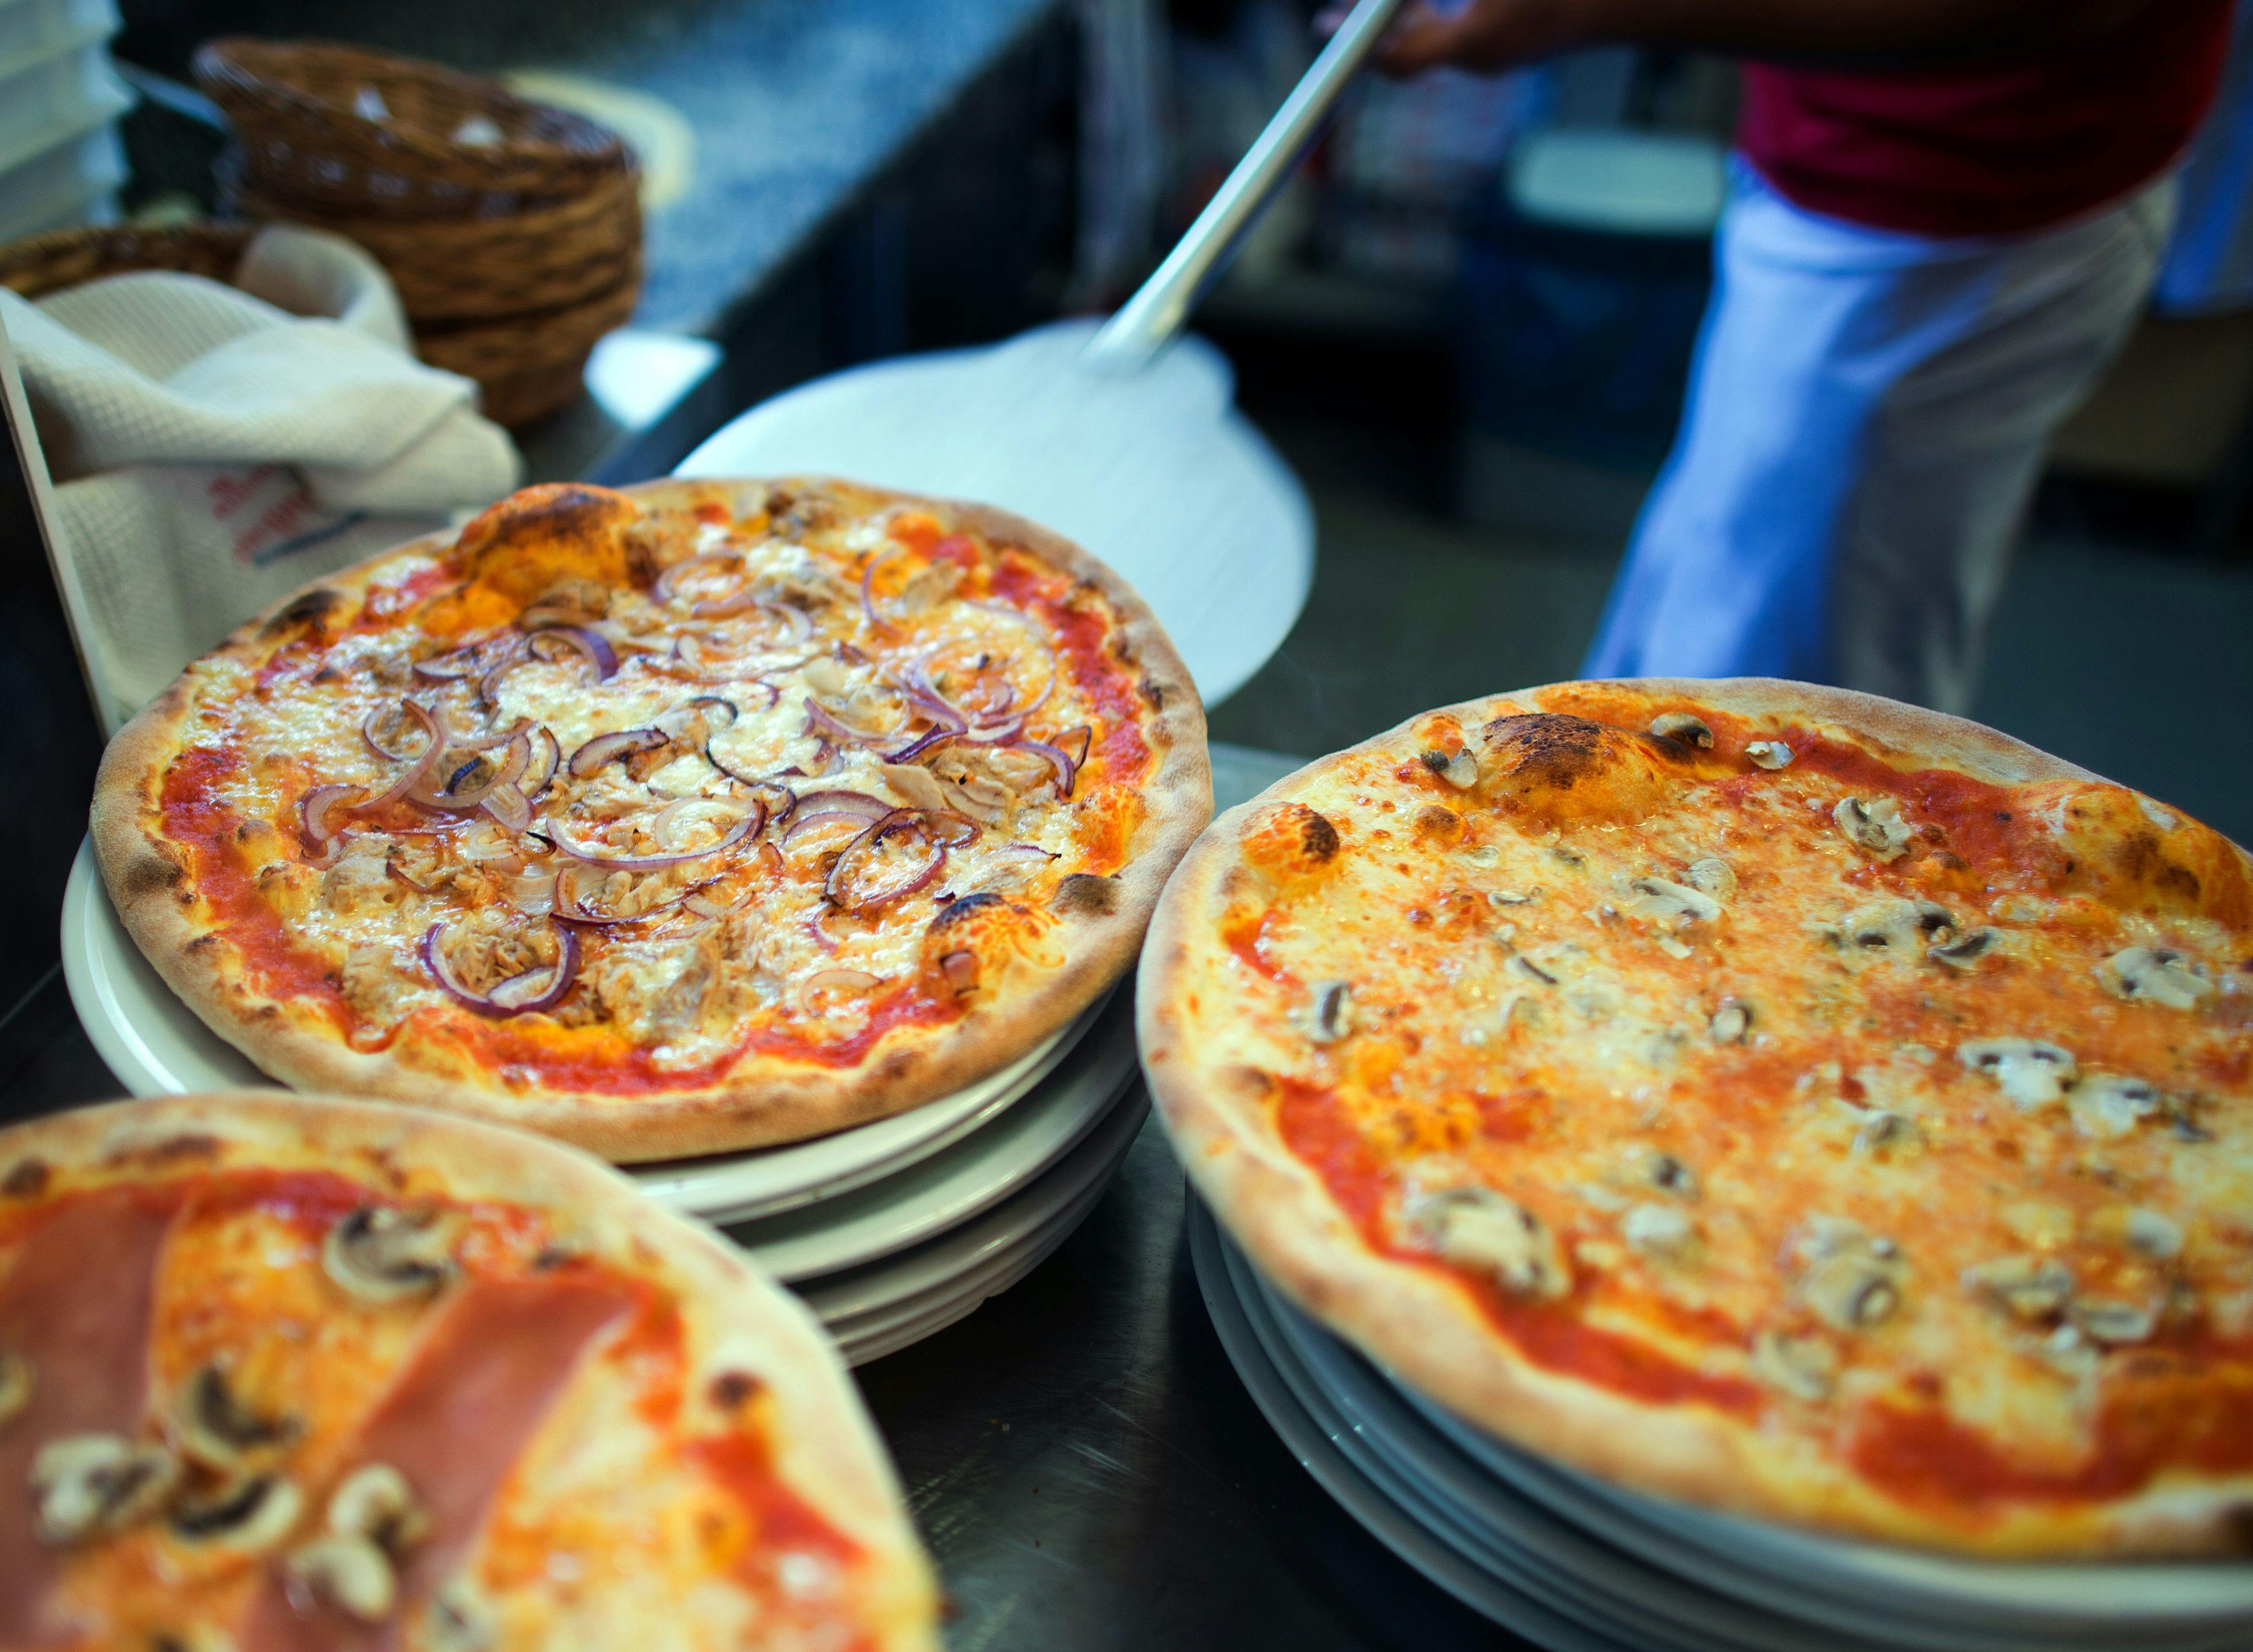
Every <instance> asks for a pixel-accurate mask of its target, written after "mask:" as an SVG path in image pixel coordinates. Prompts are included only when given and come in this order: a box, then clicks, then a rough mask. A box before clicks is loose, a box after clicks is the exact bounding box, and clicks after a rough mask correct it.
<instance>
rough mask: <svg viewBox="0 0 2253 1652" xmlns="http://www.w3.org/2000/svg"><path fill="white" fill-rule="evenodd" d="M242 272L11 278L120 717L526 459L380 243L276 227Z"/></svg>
mask: <svg viewBox="0 0 2253 1652" xmlns="http://www.w3.org/2000/svg"><path fill="white" fill-rule="evenodd" d="M235 280H236V283H237V284H236V285H235V286H234V287H228V286H224V285H222V284H220V283H219V282H212V281H206V280H204V279H202V278H201V277H199V276H195V275H175V274H170V273H164V272H157V271H145V272H141V273H136V274H133V275H115V276H111V277H109V278H108V279H106V280H102V281H96V282H88V283H87V285H85V286H83V287H76V288H73V289H70V290H68V291H66V292H60V293H57V294H55V295H54V296H52V297H49V298H45V299H42V300H40V301H39V302H38V303H26V302H25V301H24V300H23V299H21V298H19V297H17V296H16V295H15V294H13V293H10V292H7V291H5V290H4V289H0V307H4V317H5V320H6V323H7V329H8V335H9V338H10V342H11V343H12V344H13V345H14V347H15V352H16V355H17V360H18V362H19V364H20V366H21V367H22V370H23V374H24V390H25V392H26V394H27V395H28V396H29V398H30V401H31V410H32V417H33V421H34V422H35V423H36V424H37V426H38V433H39V440H40V443H41V445H42V446H43V447H44V448H45V450H46V455H47V463H48V466H49V468H50V469H51V470H52V471H53V473H54V478H55V482H56V489H55V497H56V504H57V507H58V511H59V514H60V517H61V522H60V530H61V539H62V541H63V542H62V545H61V546H60V547H59V553H60V554H64V555H67V556H68V557H70V558H71V560H72V561H73V566H74V567H75V569H76V571H77V575H78V579H79V582H80V585H81V587H82V589H83V592H84V603H85V607H86V610H87V612H85V613H84V614H82V615H80V616H79V618H80V623H81V625H82V627H84V628H88V629H91V630H92V631H93V632H94V635H93V636H91V637H87V638H81V639H80V643H81V646H82V648H83V649H84V650H85V652H86V654H87V660H88V665H89V666H90V668H91V669H92V671H93V672H94V675H95V676H96V678H97V680H98V683H99V688H100V690H101V693H102V694H104V695H105V696H106V697H107V698H108V699H109V700H110V701H112V702H113V704H111V705H110V706H107V707H105V708H103V709H104V711H105V713H106V714H108V716H109V717H110V720H111V721H115V720H116V718H117V717H118V716H119V715H120V714H128V713H130V712H131V711H132V710H134V709H136V708H138V707H140V706H141V705H143V704H144V703H146V702H147V701H149V700H150V699H151V698H152V697H154V696H155V695H156V694H157V692H158V691H159V690H160V689H162V688H163V687H164V685H165V684H166V683H167V682H169V681H170V680H171V679H172V677H173V676H174V675H175V674H176V673H178V671H179V670H180V668H181V667H182V666H185V665H186V664H187V663H188V662H189V661H190V660H192V659H195V658H196V657H197V656H198V655H199V654H201V653H203V652H206V651H207V650H209V649H211V648H212V647H213V646H215V645H217V644H218V643H219V642H220V640H221V639H222V638H224V637H225V636H226V635H227V632H228V631H231V630H232V629H234V626H236V625H237V624H241V622H242V621H243V620H244V619H246V618H248V617H249V616H250V615H252V614H254V613H255V612H257V611H258V610H259V609H261V608H262V607H264V606H265V605H266V604H267V603H270V602H272V601H274V600H275V599H276V598H277V597H280V596H285V595H286V594H288V593H289V591H290V590H292V589H295V588H296V587H297V586H299V585H302V584H303V583H304V582H307V581H309V580H311V579H314V578H317V577H318V576H319V575H323V574H325V573H329V572H331V571H332V570H334V569H336V568H342V567H345V565H347V564H349V563H351V562H353V561H359V560H360V559H361V558H363V557H366V556H368V555H371V554H374V553H375V552H377V551H380V550H381V549H383V548H384V547H387V546H389V545H393V544H396V543H397V542H398V541H400V540H404V539H408V538H410V537H412V536H413V535H415V534H417V533H426V532H429V531H430V530H431V529H433V528H436V527H442V526H445V524H446V523H447V521H448V520H449V519H451V518H452V517H454V516H455V515H457V514H458V513H459V512H464V511H467V510H473V509H476V508H478V507H480V506H483V505H488V504H490V503H491V502H492V501H493V500H494V499H496V498H499V497H500V496H501V495H502V494H504V493H506V492H507V491H509V490H510V489H511V488H513V487H514V486H515V485H516V484H517V482H518V480H519V478H520V476H521V473H522V469H523V466H522V461H521V460H520V458H519V457H518V455H517V452H516V450H515V448H514V446H513V444H512V443H510V441H509V439H508V436H507V435H506V433H505V432H504V431H502V430H501V429H499V426H497V425H495V424H493V423H492V422H490V421H488V420H486V419H485V418H483V417H481V416H480V415H479V414H478V401H477V396H478V390H477V386H476V385H475V384H473V383H471V381H470V380H467V379H464V378H462V377H460V376H459V375H457V374H455V373H441V372H439V371H438V370H437V369H436V368H433V367H426V366H423V365H422V363H420V362H418V361H416V360H415V358H414V356H413V354H412V353H411V352H410V350H409V348H408V331H407V320H406V317H405V316H404V315H403V314H402V313H401V310H400V308H399V299H398V296H397V294H395V293H394V291H393V290H392V287H391V282H390V281H389V280H388V278H387V277H386V276H385V275H384V273H383V271H382V269H381V268H380V267H379V266H378V265H377V264H376V262H375V261H374V260H373V259H372V258H370V257H369V256H368V255H367V254H366V252H364V251H363V250H362V249H360V248H359V247H356V246H354V245H353V244H352V242H350V241H348V240H344V239H342V238H341V237H338V236H335V235H328V234H320V233H318V232H317V231H312V230H303V229H296V228H284V227H276V228H271V229H268V230H265V231H262V232H261V234H259V235H258V236H257V237H256V238H255V240H253V241H252V242H251V243H250V247H249V249H248V252H247V253H246V254H245V255H244V258H243V261H242V265H241V268H240V270H238V271H237V273H236V276H235Z"/></svg>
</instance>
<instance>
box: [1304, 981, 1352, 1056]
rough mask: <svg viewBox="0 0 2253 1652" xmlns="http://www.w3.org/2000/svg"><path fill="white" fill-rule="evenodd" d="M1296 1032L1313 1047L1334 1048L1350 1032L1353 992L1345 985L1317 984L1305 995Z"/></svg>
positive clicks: (1335, 983) (1333, 983)
mask: <svg viewBox="0 0 2253 1652" xmlns="http://www.w3.org/2000/svg"><path fill="white" fill-rule="evenodd" d="M1299 1030H1300V1031H1301V1032H1303V1033H1304V1034H1306V1035H1307V1038H1308V1042H1312V1043H1316V1044H1335V1043H1336V1042H1338V1041H1339V1040H1340V1039H1342V1038H1343V1037H1345V1036H1346V1035H1348V1034H1349V1033H1350V1032H1352V1031H1353V991H1352V987H1351V986H1350V983H1348V982H1345V981H1317V982H1316V983H1315V986H1314V989H1313V990H1312V991H1311V992H1310V993H1308V997H1307V1004H1306V1008H1305V1010H1304V1012H1303V1013H1302V1014H1301V1018H1300V1022H1299Z"/></svg>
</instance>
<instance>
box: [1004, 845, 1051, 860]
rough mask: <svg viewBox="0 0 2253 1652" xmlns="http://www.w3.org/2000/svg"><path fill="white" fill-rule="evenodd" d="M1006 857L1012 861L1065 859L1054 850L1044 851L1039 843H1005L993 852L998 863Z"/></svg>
mask: <svg viewBox="0 0 2253 1652" xmlns="http://www.w3.org/2000/svg"><path fill="white" fill-rule="evenodd" d="M1004 856H1007V857H1008V859H1010V860H1012V861H1029V860H1032V859H1035V858H1038V859H1040V860H1043V861H1060V860H1062V859H1063V858H1064V857H1063V856H1062V855H1060V854H1057V853H1056V852H1055V851H1054V850H1053V849H1043V847H1041V846H1040V845H1039V844H1037V843H1005V844H1003V845H1002V846H1001V847H1000V848H998V849H995V850H994V851H993V852H992V858H993V859H994V860H996V861H999V860H1001V859H1002V858H1003V857H1004Z"/></svg>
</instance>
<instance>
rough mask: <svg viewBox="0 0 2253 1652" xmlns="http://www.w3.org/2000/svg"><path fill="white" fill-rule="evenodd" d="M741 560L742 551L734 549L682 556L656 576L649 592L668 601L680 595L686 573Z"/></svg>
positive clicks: (659, 599) (657, 599)
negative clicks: (681, 583) (681, 584)
mask: <svg viewBox="0 0 2253 1652" xmlns="http://www.w3.org/2000/svg"><path fill="white" fill-rule="evenodd" d="M742 561H743V552H742V551H741V550H734V549H731V550H720V551H699V552H698V553H697V554H695V555H694V556H684V557H682V558H681V559H680V561H677V562H675V563H674V564H673V566H672V567H671V568H666V570H665V572H663V573H662V574H659V575H658V576H657V578H656V580H655V581H654V582H652V583H651V585H650V588H649V594H650V596H652V598H653V599H655V600H656V601H658V602H660V603H669V602H671V601H673V598H674V597H676V596H680V582H681V581H682V580H683V579H684V578H686V577H687V575H691V574H694V573H698V572H701V570H702V569H704V568H717V567H719V566H720V565H721V564H722V563H723V562H735V563H738V564H740V563H741V562H742Z"/></svg>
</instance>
